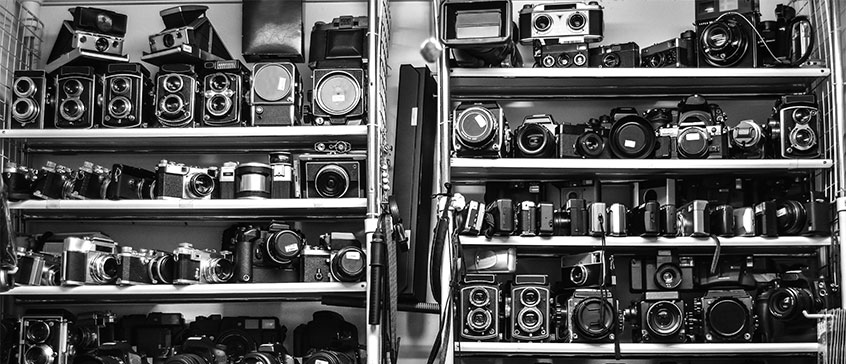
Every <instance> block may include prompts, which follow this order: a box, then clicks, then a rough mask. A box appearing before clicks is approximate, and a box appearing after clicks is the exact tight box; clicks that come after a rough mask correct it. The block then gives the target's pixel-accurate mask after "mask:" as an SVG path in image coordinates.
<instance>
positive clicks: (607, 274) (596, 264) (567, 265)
mask: <svg viewBox="0 0 846 364" xmlns="http://www.w3.org/2000/svg"><path fill="white" fill-rule="evenodd" d="M610 264H611V263H610V261H609V258H608V257H606V256H605V252H603V251H601V250H597V251H593V252H589V253H583V254H573V255H565V256H563V257H561V277H562V280H561V287H563V288H588V287H600V286H602V285H607V284H610V283H611V271H610V268H609V266H610Z"/></svg>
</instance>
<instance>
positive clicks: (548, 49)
mask: <svg viewBox="0 0 846 364" xmlns="http://www.w3.org/2000/svg"><path fill="white" fill-rule="evenodd" d="M588 52H589V50H588V45H587V44H585V43H560V44H559V43H554V44H541V43H540V42H535V43H534V45H533V48H532V53H533V54H534V58H535V67H543V68H571V67H588V66H590V65H591V64H592V63H589V62H590V60H591V59H590V55H589V53H588Z"/></svg>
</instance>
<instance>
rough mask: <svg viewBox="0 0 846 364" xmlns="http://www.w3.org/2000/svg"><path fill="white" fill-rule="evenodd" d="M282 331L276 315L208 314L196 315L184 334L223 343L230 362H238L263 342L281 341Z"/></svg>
mask: <svg viewBox="0 0 846 364" xmlns="http://www.w3.org/2000/svg"><path fill="white" fill-rule="evenodd" d="M286 332H287V328H286V327H285V326H284V325H281V324H280V323H279V319H278V318H276V317H252V316H235V317H232V316H226V317H223V316H221V315H210V316H197V318H196V319H195V320H194V322H192V323H190V324H189V325H188V330H187V333H186V335H188V336H190V337H209V338H212V339H213V340H214V344H215V345H223V346H225V347H226V355H227V357H228V358H229V359H230V362H238V361H240V360H241V359H242V358H243V357H244V356H245V355H248V354H249V353H250V352H253V351H256V350H258V349H259V348H260V347H261V346H262V345H264V344H273V343H279V342H283V341H285V336H286Z"/></svg>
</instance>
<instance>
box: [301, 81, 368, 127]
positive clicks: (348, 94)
mask: <svg viewBox="0 0 846 364" xmlns="http://www.w3.org/2000/svg"><path fill="white" fill-rule="evenodd" d="M312 80H313V82H314V83H313V86H312V94H311V95H312V98H311V117H312V119H311V123H312V124H314V125H362V124H364V120H365V119H366V118H367V115H366V113H367V106H366V105H367V101H366V100H367V92H366V90H367V88H366V87H365V85H366V83H367V78H366V76H365V73H364V69H362V68H318V69H315V70H314V72H313V74H312Z"/></svg>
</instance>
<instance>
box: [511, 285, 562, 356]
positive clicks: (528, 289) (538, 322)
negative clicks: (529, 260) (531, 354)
mask: <svg viewBox="0 0 846 364" xmlns="http://www.w3.org/2000/svg"><path fill="white" fill-rule="evenodd" d="M548 279H549V277H547V276H545V275H520V274H518V275H516V276H514V283H513V284H512V285H511V312H509V313H508V314H509V316H510V317H511V325H510V328H511V330H510V336H511V340H512V341H545V340H548V339H549V338H550V334H549V328H550V321H551V318H552V316H551V315H550V307H549V306H550V304H551V298H550V297H551V296H550V294H549V282H548Z"/></svg>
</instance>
